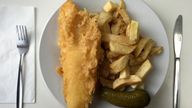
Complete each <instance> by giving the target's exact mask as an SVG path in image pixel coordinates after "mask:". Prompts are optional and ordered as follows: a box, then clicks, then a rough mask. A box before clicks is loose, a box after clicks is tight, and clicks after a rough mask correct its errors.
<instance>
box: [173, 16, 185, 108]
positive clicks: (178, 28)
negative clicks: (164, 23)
mask: <svg viewBox="0 0 192 108" xmlns="http://www.w3.org/2000/svg"><path fill="white" fill-rule="evenodd" d="M182 26H183V18H182V15H179V16H178V18H177V20H176V22H175V28H174V31H173V38H174V41H173V43H174V58H175V63H174V82H173V86H174V87H173V108H179V92H180V91H179V85H180V84H179V83H180V52H181V45H182V38H183V30H182V29H183V28H182Z"/></svg>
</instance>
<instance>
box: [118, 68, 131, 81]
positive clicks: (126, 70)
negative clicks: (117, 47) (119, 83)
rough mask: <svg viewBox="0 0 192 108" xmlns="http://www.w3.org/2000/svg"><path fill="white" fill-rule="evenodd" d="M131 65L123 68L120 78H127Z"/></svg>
mask: <svg viewBox="0 0 192 108" xmlns="http://www.w3.org/2000/svg"><path fill="white" fill-rule="evenodd" d="M130 73H131V72H130V67H129V66H126V67H125V69H123V70H122V71H121V72H120V74H119V78H126V77H128V76H129V75H130Z"/></svg>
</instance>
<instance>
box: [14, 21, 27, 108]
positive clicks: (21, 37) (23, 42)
mask: <svg viewBox="0 0 192 108" xmlns="http://www.w3.org/2000/svg"><path fill="white" fill-rule="evenodd" d="M16 31H17V34H18V36H17V49H18V51H19V55H20V60H19V70H18V79H17V96H16V108H23V75H22V73H23V70H22V68H23V59H24V56H25V55H26V53H27V52H28V50H29V38H28V35H27V28H26V26H25V25H16Z"/></svg>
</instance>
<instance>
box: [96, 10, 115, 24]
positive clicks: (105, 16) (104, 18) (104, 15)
mask: <svg viewBox="0 0 192 108" xmlns="http://www.w3.org/2000/svg"><path fill="white" fill-rule="evenodd" d="M111 20H112V14H111V13H108V12H101V13H100V14H99V19H98V25H99V27H101V26H103V25H104V24H106V23H109V22H110V21H111Z"/></svg>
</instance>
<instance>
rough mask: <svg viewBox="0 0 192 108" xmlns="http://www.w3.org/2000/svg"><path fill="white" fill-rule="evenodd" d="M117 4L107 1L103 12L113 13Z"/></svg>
mask: <svg viewBox="0 0 192 108" xmlns="http://www.w3.org/2000/svg"><path fill="white" fill-rule="evenodd" d="M117 7H118V6H117V4H115V3H113V2H112V1H111V0H109V1H108V2H107V3H106V4H105V6H104V7H103V10H104V11H105V12H112V11H114V10H115V9H117Z"/></svg>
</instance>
